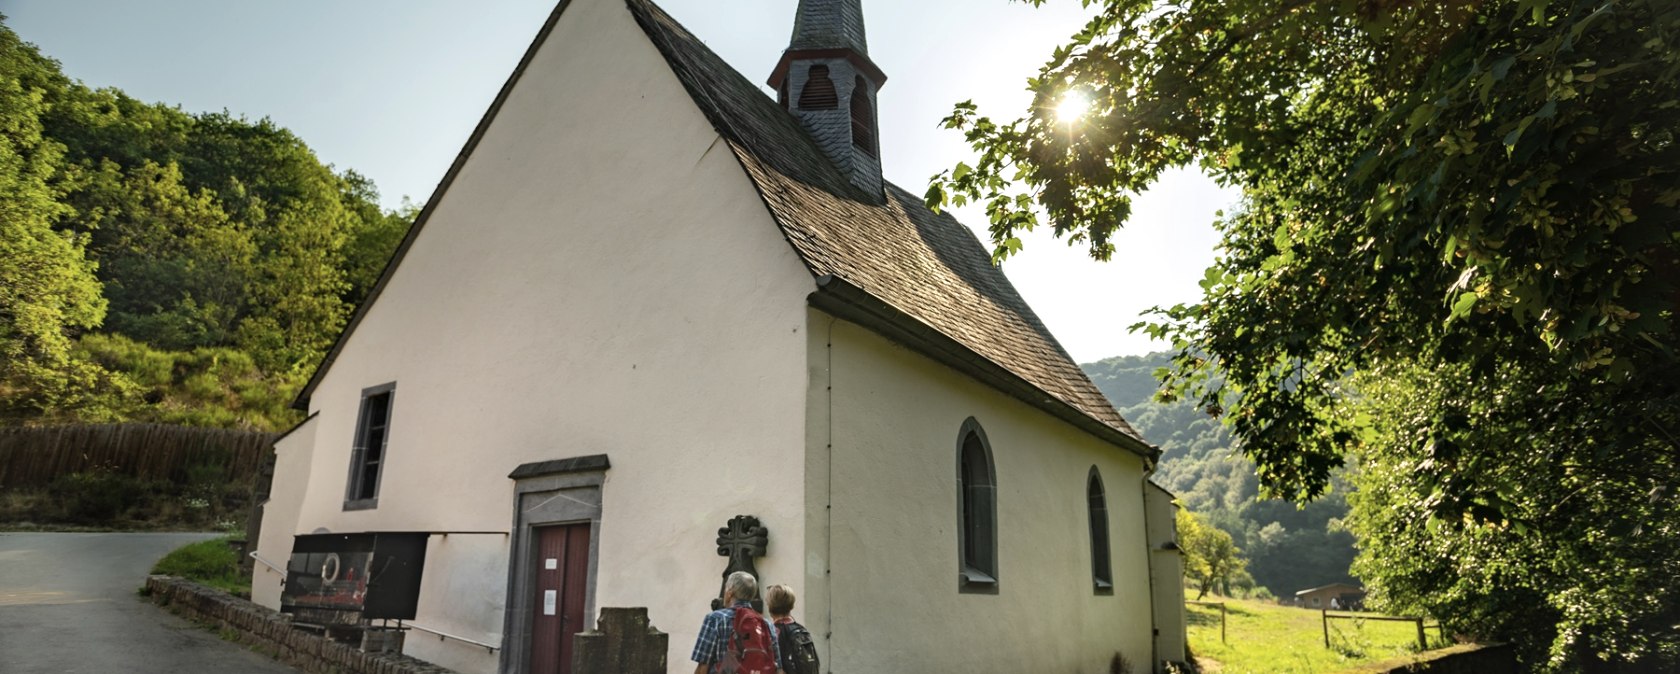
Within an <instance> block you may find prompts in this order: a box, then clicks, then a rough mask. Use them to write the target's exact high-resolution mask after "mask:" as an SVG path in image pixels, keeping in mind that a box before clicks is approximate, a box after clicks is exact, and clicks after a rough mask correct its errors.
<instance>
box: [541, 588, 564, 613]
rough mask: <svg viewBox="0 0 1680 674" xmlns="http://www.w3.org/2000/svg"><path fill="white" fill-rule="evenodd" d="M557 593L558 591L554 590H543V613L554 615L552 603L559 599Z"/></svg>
mask: <svg viewBox="0 0 1680 674" xmlns="http://www.w3.org/2000/svg"><path fill="white" fill-rule="evenodd" d="M559 594H560V593H559V592H557V591H554V590H545V591H544V592H543V615H554V605H555V603H556V601H557V600H558V599H559V597H558V596H557V595H559Z"/></svg>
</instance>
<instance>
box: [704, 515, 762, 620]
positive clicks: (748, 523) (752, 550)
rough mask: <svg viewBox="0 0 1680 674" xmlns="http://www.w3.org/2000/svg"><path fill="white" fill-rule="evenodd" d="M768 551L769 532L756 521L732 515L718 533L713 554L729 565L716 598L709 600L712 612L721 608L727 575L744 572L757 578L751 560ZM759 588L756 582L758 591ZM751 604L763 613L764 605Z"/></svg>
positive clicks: (724, 572) (759, 603) (758, 602)
mask: <svg viewBox="0 0 1680 674" xmlns="http://www.w3.org/2000/svg"><path fill="white" fill-rule="evenodd" d="M769 550H770V530H769V529H766V528H764V525H762V524H759V522H758V518H757V517H753V516H751V515H736V516H735V518H734V519H731V520H729V525H728V526H726V527H723V528H722V529H718V537H717V553H718V556H719V557H728V558H729V565H728V566H725V567H724V568H723V581H722V582H720V583H719V584H718V598H717V599H713V600H712V610H714V611H715V610H717V609H720V608H723V590H724V585H725V584H727V583H728V582H729V574H732V573H735V572H736V571H745V572H747V573H750V574H752V575H753V577H754V578H758V577H759V576H758V565H757V564H755V563H754V561H753V560H755V559H756V558H759V557H763V556H764V555H765V554H766V553H768V552H769ZM762 580H763V579H760V581H762ZM763 586H764V584H763V582H760V583H759V587H763ZM752 604H753V608H754V609H756V610H758V611H759V612H763V611H764V602H762V601H760V600H758V599H754V600H753V602H752Z"/></svg>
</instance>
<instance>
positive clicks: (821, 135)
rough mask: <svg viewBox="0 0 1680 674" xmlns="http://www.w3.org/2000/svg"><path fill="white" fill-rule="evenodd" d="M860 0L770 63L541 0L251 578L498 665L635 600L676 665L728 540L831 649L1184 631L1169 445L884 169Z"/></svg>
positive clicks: (338, 373)
mask: <svg viewBox="0 0 1680 674" xmlns="http://www.w3.org/2000/svg"><path fill="white" fill-rule="evenodd" d="M860 5H861V0H803V1H802V2H801V3H800V6H799V10H798V14H797V19H796V24H795V26H794V30H793V40H792V44H791V45H790V46H789V48H788V49H787V51H786V52H785V53H784V55H783V56H782V59H781V61H780V63H777V64H774V68H773V69H772V70H771V75H770V78H769V82H770V84H771V86H772V87H774V88H775V89H776V91H777V92H778V95H777V96H776V97H771V96H768V95H765V94H764V93H763V92H762V91H761V90H760V88H759V87H758V86H757V85H756V84H755V82H754V81H753V80H749V79H748V78H745V77H743V76H742V75H741V74H739V73H737V72H736V71H734V70H733V69H731V68H730V67H729V66H728V65H726V64H725V63H724V62H723V60H722V59H720V58H719V57H718V56H717V55H716V54H714V53H712V52H711V51H710V50H709V49H707V47H706V46H705V45H704V44H703V43H702V42H701V40H700V39H699V38H697V37H696V36H694V35H692V34H690V33H689V32H688V31H687V30H685V29H684V28H683V27H682V26H680V25H678V24H677V23H676V22H675V21H674V20H672V18H671V17H670V16H668V15H667V14H666V13H665V12H664V11H662V10H661V9H660V8H658V7H657V6H655V5H654V4H653V3H652V2H651V1H650V0H561V2H560V4H559V6H558V7H557V8H556V9H555V10H554V12H553V14H552V15H551V16H550V17H549V19H548V21H547V23H546V24H545V25H544V26H543V27H542V29H541V31H540V32H539V33H538V35H537V38H536V40H535V42H534V43H533V44H532V45H531V47H530V49H529V51H528V52H527V53H526V55H525V57H524V59H523V60H522V61H521V62H520V64H519V66H518V68H517V69H516V70H515V71H514V73H513V75H512V76H511V77H510V78H509V80H508V82H507V84H506V85H505V86H504V87H503V89H502V91H501V93H500V95H498V96H497V98H496V100H495V102H494V103H493V104H492V105H491V106H490V109H489V111H488V112H487V113H486V114H485V116H484V119H483V121H481V122H480V123H479V126H478V128H477V129H476V130H475V131H474V133H473V134H472V136H471V138H470V140H468V142H467V145H466V147H465V148H464V149H463V150H462V152H461V154H460V156H459V157H458V158H457V159H456V161H455V163H454V165H453V166H452V167H451V168H450V170H449V172H448V174H447V175H446V176H445V177H444V179H443V181H442V183H441V184H440V185H439V187H438V189H437V191H436V193H435V194H433V196H432V198H431V200H430V201H429V202H428V203H427V204H426V207H425V209H424V210H423V211H422V212H421V213H420V216H419V218H418V219H417V220H416V222H415V223H414V226H413V227H412V229H411V230H410V231H409V232H408V235H407V237H406V238H405V239H404V240H403V242H402V244H401V246H400V247H399V249H398V251H397V254H396V256H395V258H394V259H393V260H392V261H391V263H390V265H389V266H388V267H387V268H386V270H385V273H384V276H383V277H382V278H381V279H380V281H379V283H378V285H377V286H376V287H375V288H374V290H373V293H372V294H371V296H370V297H369V298H368V300H367V301H366V302H365V303H364V305H363V306H362V307H361V309H360V310H359V311H358V312H357V313H356V315H355V316H354V318H353V319H352V320H351V322H350V325H349V327H348V328H347V329H346V330H345V331H344V333H343V334H342V335H341V336H340V337H339V340H338V342H337V343H336V344H335V345H334V346H333V348H332V350H331V352H330V354H329V355H328V357H327V358H326V360H325V362H324V363H323V364H322V365H321V366H320V368H319V370H318V371H317V372H316V373H315V375H314V378H313V379H311V380H310V381H309V383H308V385H307V387H306V388H305V389H304V391H303V393H302V395H301V396H300V398H299V400H298V404H299V406H300V407H301V408H303V409H305V410H306V411H307V412H308V414H309V416H308V419H307V420H306V421H305V422H303V423H302V424H301V425H299V426H298V427H297V428H296V429H294V430H292V431H291V432H290V433H288V434H287V435H286V436H284V437H283V438H282V439H281V440H280V441H279V442H278V443H277V444H276V446H275V450H276V464H275V470H274V476H273V484H272V488H271V493H270V495H269V498H268V500H267V501H266V503H265V504H264V505H263V506H262V515H261V534H260V536H259V537H258V539H257V541H256V550H255V552H254V553H253V556H254V557H256V559H257V560H258V561H259V562H261V563H259V564H257V565H256V571H255V577H254V581H253V594H254V596H255V599H256V600H257V601H258V602H260V603H262V604H265V605H267V606H270V607H274V608H277V609H283V610H288V611H294V612H299V615H300V621H301V620H303V617H309V618H310V619H323V618H321V617H320V616H322V615H343V614H345V612H348V613H349V615H351V617H352V618H353V619H354V618H357V617H358V616H359V618H360V619H362V620H373V621H374V622H376V623H380V624H383V623H384V621H386V620H387V619H392V618H395V619H400V620H402V624H403V626H405V627H408V628H410V631H409V632H408V637H407V640H406V644H405V645H404V648H405V652H407V653H408V654H410V655H413V656H415V657H419V658H422V659H425V660H429V661H432V662H435V663H438V664H440V665H444V666H447V667H451V668H454V669H458V670H460V671H463V672H472V673H486V674H488V673H491V672H507V673H513V672H519V673H523V672H541V673H543V674H548V673H551V672H569V662H570V655H569V654H570V645H569V642H570V639H569V638H568V637H566V636H565V635H569V634H571V633H575V632H577V631H580V630H583V629H587V628H589V627H591V626H593V624H594V616H595V615H596V614H597V613H598V610H599V609H600V608H602V607H646V608H647V609H648V612H649V616H650V618H651V621H652V624H653V625H654V626H655V627H657V628H658V629H660V630H663V631H665V632H668V633H669V634H670V650H669V655H668V661H669V665H670V669H671V671H682V672H687V671H692V669H693V664H692V663H690V662H689V661H688V656H689V653H690V649H691V648H692V647H693V644H694V639H695V636H696V633H697V632H698V630H699V626H700V622H701V618H702V617H703V616H704V615H705V613H706V612H707V611H708V610H710V602H711V600H713V599H714V598H716V597H717V594H718V591H719V586H720V581H721V577H722V573H723V571H724V570H725V568H726V565H729V564H731V563H738V562H740V561H741V560H740V559H736V560H734V561H733V562H732V560H731V559H730V558H726V557H723V556H720V551H721V552H737V553H740V551H742V550H748V551H749V552H746V553H741V554H738V555H737V556H738V557H741V556H744V557H746V558H748V560H747V561H750V562H751V563H753V564H754V565H755V569H756V571H757V573H758V574H759V576H760V577H761V582H762V583H764V584H770V583H783V584H787V585H790V586H792V587H793V588H794V589H795V591H796V592H797V593H798V595H799V602H798V606H797V608H796V610H795V615H796V616H797V617H798V618H799V619H800V620H801V621H802V622H803V623H804V624H805V625H806V626H807V627H808V628H809V629H810V630H811V632H812V634H814V635H815V636H816V637H817V644H818V648H819V652H820V654H821V657H822V661H823V665H824V667H823V668H824V670H825V671H831V672H839V673H846V674H850V673H862V672H870V673H875V672H1026V671H1031V672H1058V673H1060V672H1066V673H1069V674H1072V673H1087V672H1089V673H1096V672H1108V671H1110V670H1109V667H1110V664H1111V662H1112V661H1113V660H1114V658H1115V657H1116V655H1119V656H1121V657H1123V658H1124V659H1125V660H1126V661H1128V662H1130V663H1131V664H1132V668H1133V669H1132V671H1135V672H1139V673H1142V672H1148V671H1152V670H1153V671H1160V665H1159V663H1161V662H1162V661H1181V660H1183V659H1184V615H1183V603H1182V602H1183V594H1182V588H1181V585H1180V577H1181V571H1180V559H1179V553H1178V552H1177V547H1176V545H1175V544H1174V542H1173V541H1174V532H1173V509H1174V506H1173V505H1172V503H1171V496H1170V495H1169V494H1167V493H1166V492H1165V491H1164V490H1161V489H1160V488H1159V487H1154V486H1153V485H1152V484H1151V483H1150V482H1149V479H1148V477H1149V475H1150V473H1151V472H1152V471H1153V469H1154V467H1155V462H1156V460H1157V458H1158V451H1157V450H1156V449H1155V448H1153V447H1152V446H1150V445H1149V444H1148V443H1146V442H1145V441H1144V440H1143V439H1142V438H1140V437H1139V436H1138V434H1137V433H1136V431H1134V430H1133V429H1132V428H1131V426H1129V425H1128V424H1127V423H1126V421H1125V420H1124V419H1122V418H1121V417H1120V415H1119V414H1118V413H1116V412H1115V410H1114V408H1113V407H1112V406H1110V405H1109V403H1108V402H1107V401H1106V400H1105V399H1104V398H1103V396H1102V394H1101V393H1099V392H1098V391H1097V389H1096V387H1095V386H1093V385H1092V384H1091V382H1090V381H1089V380H1088V379H1087V378H1086V377H1085V375H1084V374H1083V373H1082V372H1081V371H1080V370H1079V368H1078V366H1077V365H1075V364H1074V362H1073V361H1072V360H1071V359H1070V358H1069V356H1068V355H1067V353H1066V352H1065V351H1064V350H1063V349H1062V348H1061V346H1060V345H1059V344H1057V342H1056V340H1055V339H1054V338H1053V337H1052V336H1051V335H1050V333H1049V331H1048V330H1046V328H1045V327H1044V325H1043V323H1041V322H1040V321H1039V320H1038V318H1037V317H1036V316H1035V315H1034V314H1033V312H1032V310H1031V309H1030V308H1028V307H1027V305H1026V304H1025V303H1024V302H1023V301H1022V299H1021V297H1020V295H1019V294H1017V293H1016V291H1015V289H1014V288H1013V287H1012V286H1011V285H1010V283H1009V281H1008V280H1007V279H1006V278H1005V277H1004V275H1003V274H1002V272H1001V271H1000V270H998V269H997V268H996V267H994V266H993V265H992V264H991V262H990V257H989V255H988V252H987V250H986V249H985V248H984V247H983V246H982V245H981V243H980V242H979V241H978V240H976V239H975V237H974V236H973V235H972V234H971V233H970V232H969V230H967V229H966V228H965V227H963V226H962V225H961V224H960V223H958V222H957V221H955V220H954V219H952V218H951V217H950V216H949V215H947V214H935V213H933V212H931V211H930V210H928V209H927V208H926V207H925V206H924V205H923V204H922V202H921V200H920V199H919V198H918V197H917V196H916V195H915V194H913V193H912V192H910V191H906V190H904V189H901V188H900V187H898V186H896V185H893V184H891V183H889V182H886V181H885V180H884V179H883V178H882V175H881V162H880V160H879V157H880V156H881V153H883V152H891V151H892V148H890V147H881V146H880V145H879V143H878V138H879V136H878V133H877V126H876V115H875V110H876V109H877V108H876V100H877V96H878V95H881V92H882V85H883V84H884V83H885V82H886V76H885V75H884V74H883V72H882V70H881V68H879V67H877V65H876V64H875V63H874V62H873V61H871V60H870V57H869V53H868V49H867V44H866V40H865V35H864V24H863V13H862V8H861V6H860ZM719 7H720V9H719V10H718V11H728V10H727V3H725V4H720V5H719ZM770 65H772V64H766V66H767V67H768V66H770ZM742 515H744V516H749V517H750V518H755V519H756V522H750V521H746V520H737V519H736V518H737V516H742ZM732 521H733V523H734V525H735V526H736V527H737V530H736V531H733V532H726V533H727V535H723V536H720V531H719V530H720V528H724V527H728V526H730V525H731V523H732ZM752 524H757V525H758V526H760V527H762V529H761V530H760V529H753V528H750V525H752ZM741 542H747V543H750V545H747V546H746V547H740V546H737V545H736V544H737V543H741ZM732 546H735V547H732ZM335 611H336V612H337V613H334V612H335ZM323 612H325V613H323ZM391 622H392V624H395V621H394V620H393V621H391ZM1152 663H1153V666H1152Z"/></svg>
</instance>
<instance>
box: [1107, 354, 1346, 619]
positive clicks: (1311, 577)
mask: <svg viewBox="0 0 1680 674" xmlns="http://www.w3.org/2000/svg"><path fill="white" fill-rule="evenodd" d="M1171 361H1172V354H1170V353H1154V354H1150V355H1147V356H1122V357H1116V358H1108V359H1105V360H1101V361H1098V362H1095V363H1087V364H1085V365H1082V366H1080V367H1082V368H1083V369H1084V370H1085V373H1086V374H1088V375H1089V376H1090V377H1091V381H1092V382H1094V383H1096V385H1097V388H1098V389H1101V390H1102V392H1103V394H1104V395H1106V396H1108V399H1109V401H1111V402H1112V403H1113V404H1114V406H1115V408H1116V409H1119V410H1120V413H1121V414H1122V415H1123V416H1125V417H1126V420H1127V421H1130V422H1131V423H1132V426H1134V427H1136V428H1137V429H1138V432H1140V433H1142V434H1143V437H1144V438H1145V439H1147V440H1148V441H1149V442H1151V443H1153V444H1155V445H1156V446H1158V447H1160V448H1161V463H1160V465H1159V467H1158V468H1157V469H1156V472H1155V475H1154V476H1153V477H1152V478H1151V479H1153V480H1155V482H1157V483H1158V484H1160V485H1161V486H1163V487H1166V488H1167V489H1168V490H1169V491H1171V492H1173V494H1174V495H1175V496H1177V497H1178V500H1179V502H1180V504H1182V505H1183V506H1184V507H1185V508H1187V509H1188V510H1190V511H1191V512H1194V513H1196V514H1197V515H1198V516H1199V517H1201V518H1202V519H1203V520H1205V521H1206V522H1207V523H1208V524H1210V525H1212V526H1216V527H1218V528H1219V529H1221V530H1223V531H1225V532H1226V533H1229V534H1230V535H1231V537H1232V539H1233V541H1234V542H1235V544H1236V546H1237V547H1238V548H1240V549H1241V550H1242V552H1243V555H1244V556H1245V557H1247V558H1248V573H1249V574H1250V576H1251V577H1252V579H1253V582H1254V583H1255V584H1256V585H1259V586H1261V587H1264V588H1267V590H1268V591H1270V592H1271V593H1272V594H1274V595H1276V596H1279V597H1290V596H1293V595H1294V594H1295V593H1296V592H1298V591H1300V590H1305V589H1308V588H1313V587H1318V586H1320V585H1328V584H1330V583H1352V582H1355V581H1354V579H1353V578H1352V577H1351V576H1349V575H1348V567H1349V565H1350V564H1352V562H1353V556H1354V550H1353V535H1352V534H1350V533H1348V532H1347V530H1346V528H1345V527H1343V526H1342V520H1343V519H1345V518H1346V517H1347V514H1348V508H1347V501H1346V497H1345V493H1346V491H1347V490H1346V489H1344V488H1341V487H1342V485H1341V484H1340V483H1338V488H1337V489H1336V490H1333V491H1332V492H1331V493H1330V494H1327V495H1326V496H1324V497H1323V498H1320V499H1318V500H1315V501H1313V502H1311V503H1308V504H1305V505H1304V506H1297V505H1296V504H1294V503H1291V502H1289V501H1285V500H1281V499H1261V498H1259V488H1258V484H1257V482H1256V480H1255V476H1254V463H1253V462H1252V461H1250V460H1249V459H1248V458H1247V457H1245V456H1243V455H1242V453H1241V452H1240V451H1239V450H1238V449H1237V447H1236V444H1235V442H1234V441H1233V440H1232V438H1231V432H1230V430H1229V429H1227V428H1225V426H1224V425H1223V424H1221V423H1220V422H1219V420H1218V419H1215V418H1213V417H1211V416H1208V415H1207V414H1206V413H1205V412H1202V411H1200V410H1197V409H1196V406H1195V405H1194V404H1193V403H1191V402H1190V401H1185V400H1179V401H1174V402H1170V403H1164V402H1158V401H1156V400H1154V395H1155V391H1156V390H1157V389H1158V388H1160V382H1159V381H1156V379H1155V377H1154V372H1155V371H1156V370H1158V369H1160V368H1163V367H1166V366H1168V365H1169V364H1170V363H1171ZM1338 475H1339V474H1338ZM1237 581H1238V583H1239V585H1240V582H1241V578H1240V576H1239V577H1238V578H1237Z"/></svg>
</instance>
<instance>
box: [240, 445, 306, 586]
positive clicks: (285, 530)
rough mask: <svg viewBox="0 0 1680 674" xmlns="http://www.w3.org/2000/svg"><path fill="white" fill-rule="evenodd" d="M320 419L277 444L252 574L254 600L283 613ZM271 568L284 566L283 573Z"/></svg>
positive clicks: (281, 568) (281, 570) (281, 569)
mask: <svg viewBox="0 0 1680 674" xmlns="http://www.w3.org/2000/svg"><path fill="white" fill-rule="evenodd" d="M319 419H320V418H319V417H310V418H309V419H306V420H304V422H303V423H302V424H300V425H298V427H297V428H294V429H292V430H291V432H289V433H287V434H286V436H285V437H282V438H280V441H279V442H276V443H274V481H273V487H272V488H271V489H270V490H269V497H268V502H267V503H265V504H263V520H262V531H261V532H260V533H258V534H257V547H256V550H254V552H255V553H256V556H257V561H256V563H255V564H253V565H252V566H253V567H255V568H254V569H253V570H252V572H251V600H252V601H255V602H256V603H258V604H262V605H263V606H267V607H269V608H271V609H274V610H277V611H278V610H280V591H281V590H283V589H285V588H284V585H285V582H286V573H285V571H283V569H285V568H286V562H287V560H289V559H291V557H292V537H293V536H294V535H296V534H297V533H298V514H299V509H300V508H302V506H303V494H304V490H303V489H302V487H303V486H304V485H307V484H308V483H309V469H310V466H311V465H312V464H313V462H314V457H313V453H314V449H315V429H316V428H317V425H316V423H315V422H316V421H319ZM270 565H273V566H277V567H280V569H279V570H277V569H274V568H272V567H271V566H270Z"/></svg>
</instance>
